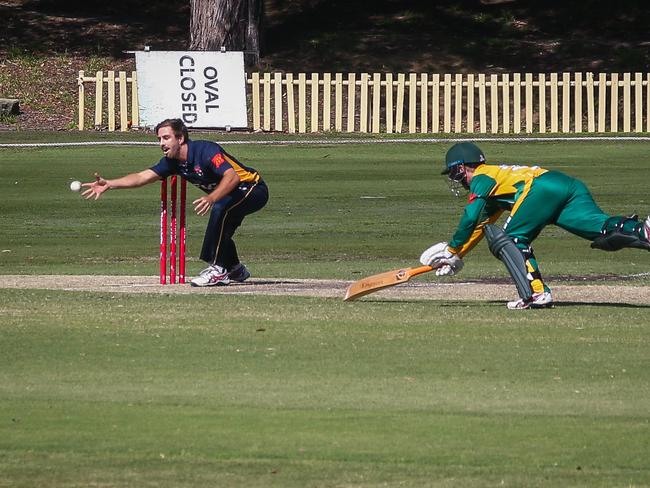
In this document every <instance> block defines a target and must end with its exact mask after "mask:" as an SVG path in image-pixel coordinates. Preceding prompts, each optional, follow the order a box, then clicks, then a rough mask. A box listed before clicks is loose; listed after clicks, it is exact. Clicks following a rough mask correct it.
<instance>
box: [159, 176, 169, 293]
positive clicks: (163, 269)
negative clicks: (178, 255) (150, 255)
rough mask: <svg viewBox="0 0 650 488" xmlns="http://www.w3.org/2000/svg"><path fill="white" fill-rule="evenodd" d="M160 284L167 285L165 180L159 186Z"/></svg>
mask: <svg viewBox="0 0 650 488" xmlns="http://www.w3.org/2000/svg"><path fill="white" fill-rule="evenodd" d="M160 284H161V285H166V284H167V180H166V179H165V180H162V182H161V184H160Z"/></svg>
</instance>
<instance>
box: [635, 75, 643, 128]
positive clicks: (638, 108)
mask: <svg viewBox="0 0 650 488" xmlns="http://www.w3.org/2000/svg"><path fill="white" fill-rule="evenodd" d="M634 131H635V132H643V75H642V74H641V73H634Z"/></svg>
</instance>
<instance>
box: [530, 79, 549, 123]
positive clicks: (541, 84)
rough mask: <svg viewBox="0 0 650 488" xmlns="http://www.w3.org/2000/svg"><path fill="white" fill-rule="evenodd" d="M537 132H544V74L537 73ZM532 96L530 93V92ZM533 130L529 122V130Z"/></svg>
mask: <svg viewBox="0 0 650 488" xmlns="http://www.w3.org/2000/svg"><path fill="white" fill-rule="evenodd" d="M538 79H539V132H540V134H544V133H545V132H546V75H545V74H544V73H540V74H539V77H538ZM531 91H532V75H531ZM531 96H532V93H531ZM532 131H533V127H532V124H531V127H530V132H532Z"/></svg>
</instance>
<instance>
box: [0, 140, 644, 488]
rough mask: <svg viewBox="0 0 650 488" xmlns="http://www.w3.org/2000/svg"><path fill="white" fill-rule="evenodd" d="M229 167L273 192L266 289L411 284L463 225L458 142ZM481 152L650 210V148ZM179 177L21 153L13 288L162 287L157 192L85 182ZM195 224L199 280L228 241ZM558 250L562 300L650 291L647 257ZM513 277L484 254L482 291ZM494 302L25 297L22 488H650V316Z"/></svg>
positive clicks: (476, 268) (12, 239)
mask: <svg viewBox="0 0 650 488" xmlns="http://www.w3.org/2000/svg"><path fill="white" fill-rule="evenodd" d="M224 145H225V146H226V147H227V148H228V149H230V150H231V151H232V152H233V153H234V154H235V155H237V156H238V157H240V159H241V160H242V161H243V162H245V163H246V164H250V165H252V166H254V167H256V168H257V169H259V170H260V171H261V172H262V173H263V175H264V177H265V179H266V180H267V182H268V184H269V186H270V189H271V201H270V202H269V205H268V206H267V208H266V209H264V210H263V211H262V212H260V213H259V214H256V215H253V216H251V217H249V218H248V219H247V220H246V221H245V223H244V225H243V227H242V228H241V229H240V231H239V234H238V235H239V240H238V243H239V247H240V254H241V255H242V258H243V260H244V262H246V263H247V264H248V265H249V267H250V268H251V270H252V271H253V273H254V275H255V276H260V277H300V278H337V279H346V280H354V279H358V278H359V277H361V276H365V275H368V274H372V273H374V272H379V271H384V270H386V269H391V268H394V267H398V266H403V265H412V264H415V263H416V262H417V258H418V256H419V254H420V252H421V251H422V250H423V249H424V248H425V247H427V246H429V245H430V244H432V243H434V242H438V241H441V240H446V239H448V238H449V236H450V234H451V233H452V232H453V230H454V228H455V225H456V222H457V220H458V217H459V215H460V212H461V211H462V206H463V202H462V201H461V200H456V199H454V198H453V197H452V196H451V194H450V193H449V191H448V189H447V187H446V183H445V182H444V180H443V179H442V177H440V176H439V174H438V173H439V172H440V169H441V159H442V156H443V154H444V151H445V150H446V148H447V145H444V144H408V143H400V144H371V145H360V144H359V145H333V144H332V145H318V146H306V145H286V146H265V145H238V146H232V147H228V145H227V144H224ZM481 146H482V148H483V149H484V151H485V152H486V153H487V155H488V157H489V158H490V160H492V161H495V162H496V161H502V162H507V163H536V164H540V165H542V166H546V167H550V168H555V169H560V170H564V171H566V172H568V173H569V174H572V175H575V176H579V177H580V178H582V179H583V180H584V181H585V182H587V183H588V185H589V186H590V188H591V189H592V191H593V193H594V195H595V197H596V200H597V201H598V202H599V204H600V205H601V207H602V208H603V209H604V210H605V211H607V212H610V213H612V214H626V213H630V212H635V211H636V212H639V213H641V214H642V215H645V214H646V213H647V212H649V211H650V201H649V200H648V196H647V195H648V193H647V181H648V179H647V171H648V156H647V155H648V149H649V145H648V143H643V142H624V141H621V142H562V143H558V142H545V143H540V142H537V143H514V142H513V143H497V142H485V143H483V144H482V145H481ZM158 158H159V150H158V149H157V148H156V147H110V146H106V147H99V148H88V147H85V148H79V147H68V148H46V149H0V191H1V195H2V203H1V206H2V217H1V219H2V220H1V222H2V236H1V237H0V251H2V252H1V253H0V275H2V274H4V275H7V274H31V275H39V274H73V275H76V274H95V275H106V274H135V275H155V274H157V266H158V260H157V253H158V231H159V229H158V218H159V197H158V191H159V188H158V187H157V185H156V186H150V187H147V188H143V189H139V190H131V191H121V192H120V191H114V192H109V193H107V194H106V195H104V198H102V199H100V200H99V201H93V202H88V201H85V200H82V199H81V198H80V197H79V195H78V194H74V193H72V192H70V191H69V190H68V189H67V186H68V183H69V182H70V181H71V180H73V179H82V180H88V179H89V178H90V177H91V175H92V174H93V172H94V171H100V172H101V173H102V174H103V175H105V176H106V177H113V176H118V175H120V174H122V173H125V172H129V171H136V170H139V169H142V168H144V167H147V166H148V165H151V164H153V162H155V161H156V160H157V159H158ZM188 194H189V196H190V198H188V199H191V197H192V196H196V195H198V193H197V191H196V190H194V189H190V191H189V192H188ZM368 197H372V198H368ZM188 216H189V222H188V225H189V238H188V239H189V252H190V254H191V256H192V259H190V261H189V263H188V268H189V269H188V271H189V273H190V274H191V273H196V272H197V271H199V270H200V269H201V267H202V265H201V263H200V262H199V261H197V260H196V259H195V258H193V256H195V255H196V254H198V252H199V249H200V245H201V238H202V234H203V230H204V225H205V221H204V219H203V218H200V217H196V216H194V215H191V214H190V213H188ZM535 249H536V254H537V256H538V258H539V260H540V262H541V265H542V270H543V272H544V273H545V274H546V276H547V277H548V280H549V283H550V284H551V286H553V283H554V281H558V280H561V279H562V277H566V276H586V277H590V276H591V277H594V279H596V277H598V279H600V278H599V277H602V276H610V277H616V276H624V275H640V276H639V277H638V278H637V279H634V280H627V281H626V284H627V285H633V286H642V287H648V286H650V279H649V278H648V277H647V275H645V276H644V275H643V273H647V272H648V271H650V255H648V254H647V253H644V252H641V251H636V250H625V251H621V252H619V253H604V252H598V251H594V250H591V249H590V248H589V243H588V242H586V241H582V240H580V239H578V238H576V237H573V236H571V235H568V234H567V233H565V232H564V231H561V230H559V229H556V228H547V229H546V230H545V231H544V232H543V234H542V235H541V236H540V238H539V239H538V241H537V242H536V248H535ZM504 276H505V271H504V270H503V269H502V267H501V265H500V264H499V263H498V262H497V261H496V260H495V259H494V258H493V257H492V256H491V255H490V254H489V251H487V249H486V246H484V245H481V246H479V248H477V249H476V250H475V252H473V253H472V254H471V255H470V256H469V257H468V258H467V260H466V266H465V268H464V269H463V272H462V274H461V275H460V277H459V278H458V279H467V278H479V277H501V278H502V277H504ZM0 279H1V276H0ZM418 279H419V278H418ZM422 279H432V278H430V277H424V278H422ZM453 280H454V278H452V279H450V280H449V281H450V282H453ZM589 283H590V280H589V279H587V280H585V284H589ZM485 298H486V297H477V299H476V301H431V300H426V301H425V300H421V301H420V300H403V301H401V300H396V301H386V300H372V299H370V300H364V301H358V302H352V303H346V302H342V301H341V300H340V299H331V298H307V297H270V296H251V295H241V296H237V295H214V296H210V295H196V294H195V295H193V294H189V295H175V294H171V293H170V294H125V293H115V292H112V291H111V290H106V292H93V293H91V292H87V293H84V292H65V291H52V290H12V289H6V288H0V312H1V313H0V487H33V486H48V487H76V486H79V487H81V486H84V487H85V486H102V487H104V486H105V487H146V486H152V487H153V486H155V487H190V486H191V487H196V486H219V487H226V486H227V487H231V486H232V487H268V486H277V487H330V486H337V487H344V486H345V487H347V486H355V487H376V486H377V487H378V486H382V487H383V486H389V487H398V486H399V487H402V486H410V487H422V486H436V487H452V486H453V487H456V486H462V487H484V486H511V487H520V486H526V487H528V486H532V487H536V486H540V487H558V486H562V487H564V486H581V487H612V486H617V487H619V486H620V487H642V486H650V461H649V460H648V459H649V456H648V453H650V424H649V421H650V414H649V410H648V405H650V361H649V358H650V356H649V353H648V351H649V350H650V349H649V345H650V340H649V339H648V337H649V336H650V334H649V333H650V326H649V325H648V319H647V315H648V311H649V310H648V307H647V306H643V305H639V306H634V305H624V306H623V305H621V306H617V305H616V303H615V300H611V301H609V302H607V303H600V304H598V303H596V304H589V305H587V304H583V305H580V304H567V305H565V306H561V307H560V306H558V307H556V308H555V309H553V310H543V311H528V312H522V313H518V312H515V313H513V312H508V311H507V310H505V307H503V304H501V303H495V302H492V301H489V300H485Z"/></svg>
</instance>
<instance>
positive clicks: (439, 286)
mask: <svg viewBox="0 0 650 488" xmlns="http://www.w3.org/2000/svg"><path fill="white" fill-rule="evenodd" d="M350 283H351V282H350V281H344V280H314V279H299V278H285V279H277V278H253V279H250V280H248V281H246V282H245V283H241V284H240V283H236V284H232V285H230V286H223V287H213V288H193V287H191V286H190V285H189V284H185V285H161V284H160V283H159V282H158V277H157V276H90V275H82V276H62V275H41V276H31V275H30V276H24V275H2V276H0V288H17V289H45V290H64V291H94V292H111V293H158V294H160V293H163V294H190V293H192V294H198V295H215V294H216V295H222V294H224V295H276V296H278V295H284V296H304V297H322V298H339V299H341V300H342V299H343V296H344V295H345V290H346V288H347V287H348V285H349V284H350ZM516 295H517V293H516V290H515V288H514V286H512V285H509V284H506V285H504V284H503V283H502V282H494V283H488V282H476V281H465V282H453V283H440V282H429V281H410V282H408V283H404V284H401V285H398V286H395V287H392V288H388V289H385V290H381V291H379V292H377V293H374V294H372V295H368V296H366V297H364V298H362V299H361V300H399V301H408V300H443V301H506V300H511V299H513V298H514V297H516ZM553 295H554V298H555V300H556V303H557V304H558V305H562V304H565V305H568V304H600V305H628V306H629V305H636V306H650V290H649V289H648V287H646V286H630V285H607V284H595V285H565V284H562V285H556V286H553Z"/></svg>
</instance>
